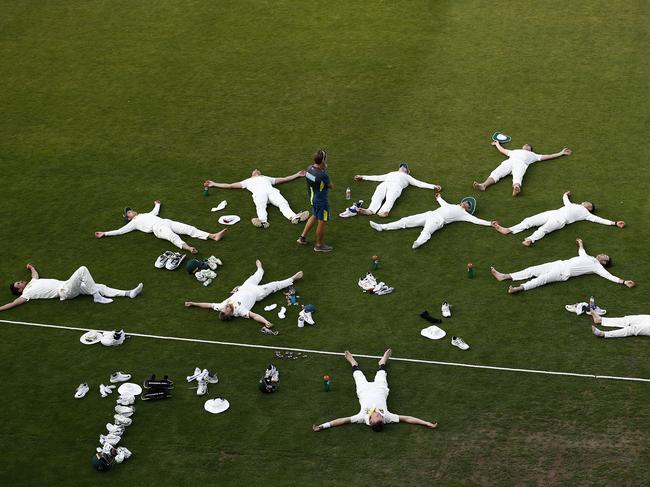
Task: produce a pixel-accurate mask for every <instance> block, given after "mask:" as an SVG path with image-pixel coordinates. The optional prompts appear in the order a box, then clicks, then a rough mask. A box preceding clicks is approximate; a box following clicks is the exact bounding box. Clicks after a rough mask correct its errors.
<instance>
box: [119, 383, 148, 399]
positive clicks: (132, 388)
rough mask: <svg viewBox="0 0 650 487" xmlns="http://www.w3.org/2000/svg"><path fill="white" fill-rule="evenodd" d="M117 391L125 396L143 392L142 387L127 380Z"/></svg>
mask: <svg viewBox="0 0 650 487" xmlns="http://www.w3.org/2000/svg"><path fill="white" fill-rule="evenodd" d="M117 392H119V393H120V395H121V396H122V395H124V396H138V395H140V394H141V393H142V387H140V386H139V385H138V384H134V383H133V382H125V383H124V384H122V385H121V386H120V387H118V388H117Z"/></svg>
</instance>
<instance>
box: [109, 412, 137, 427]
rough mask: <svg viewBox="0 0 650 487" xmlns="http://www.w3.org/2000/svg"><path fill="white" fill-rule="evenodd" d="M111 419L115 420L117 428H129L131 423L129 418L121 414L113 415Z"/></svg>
mask: <svg viewBox="0 0 650 487" xmlns="http://www.w3.org/2000/svg"><path fill="white" fill-rule="evenodd" d="M113 418H115V424H116V425H117V426H131V423H133V420H132V419H131V418H127V417H126V416H122V415H121V414H115V415H114V416H113Z"/></svg>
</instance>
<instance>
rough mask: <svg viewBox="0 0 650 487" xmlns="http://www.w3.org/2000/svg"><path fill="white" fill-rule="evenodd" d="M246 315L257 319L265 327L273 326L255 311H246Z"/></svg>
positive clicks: (254, 319)
mask: <svg viewBox="0 0 650 487" xmlns="http://www.w3.org/2000/svg"><path fill="white" fill-rule="evenodd" d="M248 317H249V318H250V319H251V320H253V321H257V322H258V323H260V324H262V325H264V326H265V327H267V328H273V323H271V322H270V321H269V320H267V319H266V318H264V316H262V315H258V314H257V313H253V312H252V311H249V312H248Z"/></svg>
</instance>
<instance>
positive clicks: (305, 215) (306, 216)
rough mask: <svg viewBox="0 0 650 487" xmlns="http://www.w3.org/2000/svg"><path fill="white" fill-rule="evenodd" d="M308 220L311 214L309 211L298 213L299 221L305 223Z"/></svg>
mask: <svg viewBox="0 0 650 487" xmlns="http://www.w3.org/2000/svg"><path fill="white" fill-rule="evenodd" d="M308 219H309V212H308V211H307V210H305V211H301V212H300V213H298V221H300V222H305V221H307V220H308ZM292 223H293V222H292Z"/></svg>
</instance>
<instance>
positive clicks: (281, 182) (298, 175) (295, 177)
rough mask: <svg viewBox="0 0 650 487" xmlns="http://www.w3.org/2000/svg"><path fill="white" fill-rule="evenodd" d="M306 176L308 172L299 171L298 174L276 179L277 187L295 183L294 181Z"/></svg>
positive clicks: (304, 170)
mask: <svg viewBox="0 0 650 487" xmlns="http://www.w3.org/2000/svg"><path fill="white" fill-rule="evenodd" d="M305 174H307V170H306V169H303V170H302V171H298V172H297V173H296V174H292V175H291V176H286V177H284V178H275V183H274V184H275V186H277V185H278V184H283V183H288V182H289V181H293V180H294V179H298V178H304V177H305Z"/></svg>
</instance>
